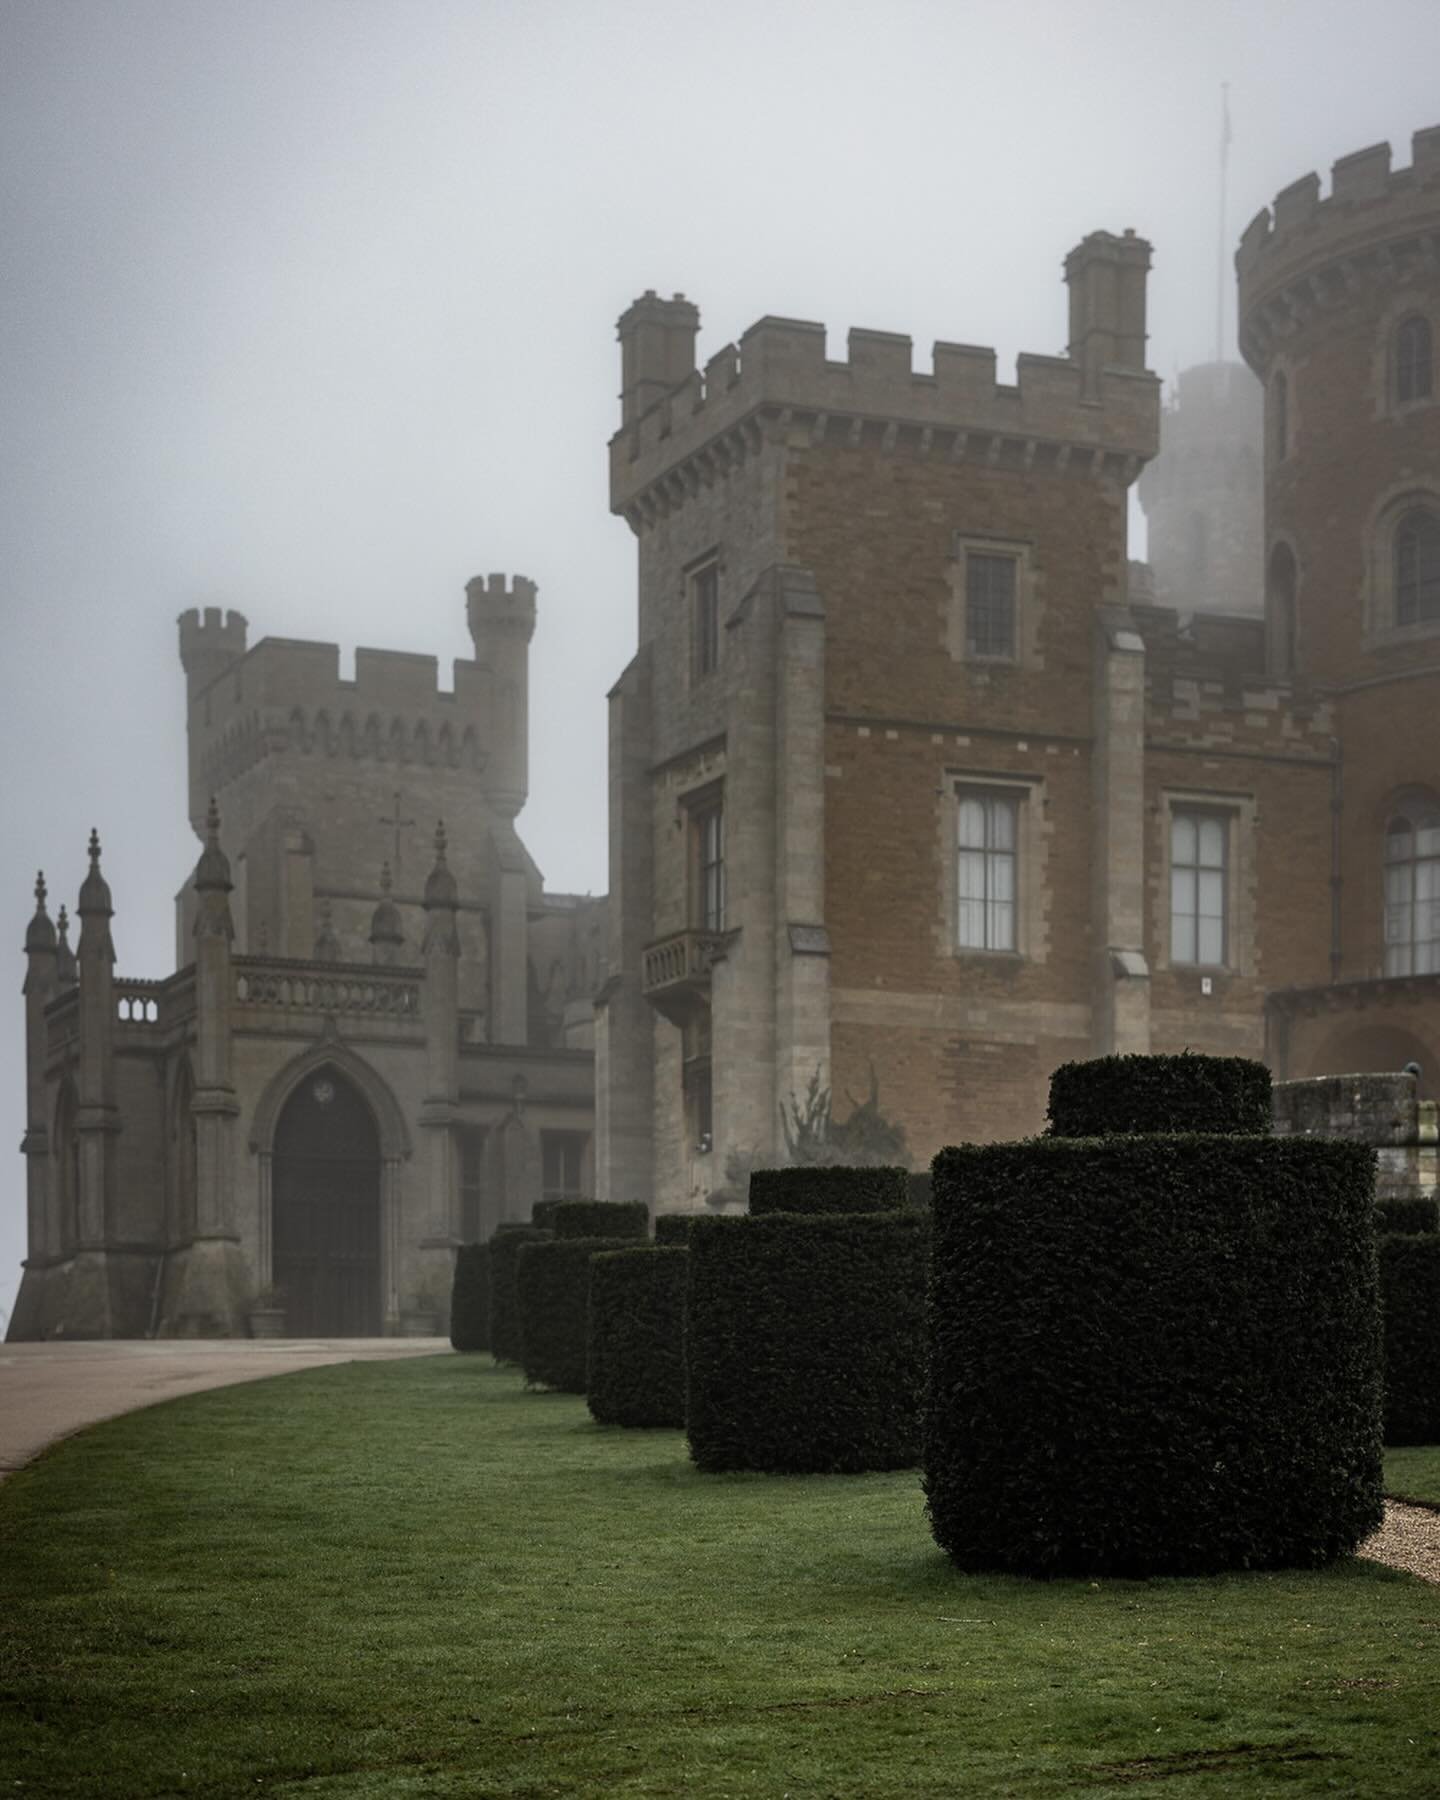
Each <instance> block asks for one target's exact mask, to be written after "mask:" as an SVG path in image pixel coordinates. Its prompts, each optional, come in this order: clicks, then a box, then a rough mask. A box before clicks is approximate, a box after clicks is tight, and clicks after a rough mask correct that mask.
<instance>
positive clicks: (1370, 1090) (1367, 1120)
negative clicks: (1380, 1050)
mask: <svg viewBox="0 0 1440 1800" xmlns="http://www.w3.org/2000/svg"><path fill="white" fill-rule="evenodd" d="M1271 1104H1272V1111H1273V1118H1274V1125H1273V1129H1274V1132H1275V1135H1276V1136H1277V1137H1334V1138H1348V1139H1350V1140H1351V1141H1352V1142H1357V1143H1362V1144H1370V1145H1372V1146H1373V1147H1374V1149H1375V1150H1376V1152H1377V1154H1378V1158H1379V1168H1378V1170H1377V1173H1376V1183H1375V1193H1376V1198H1377V1199H1388V1198H1390V1197H1392V1196H1394V1197H1397V1198H1398V1197H1400V1196H1402V1195H1403V1196H1410V1195H1414V1194H1422V1195H1433V1194H1434V1193H1435V1191H1436V1179H1437V1147H1440V1121H1437V1108H1436V1103H1435V1102H1434V1101H1433V1100H1421V1099H1420V1098H1419V1096H1418V1093H1417V1087H1416V1080H1415V1077H1414V1076H1413V1075H1406V1074H1395V1075H1389V1074H1386V1075H1319V1076H1316V1077H1314V1078H1313V1079H1311V1080H1309V1081H1277V1082H1276V1083H1275V1085H1274V1087H1273V1089H1272V1090H1271Z"/></svg>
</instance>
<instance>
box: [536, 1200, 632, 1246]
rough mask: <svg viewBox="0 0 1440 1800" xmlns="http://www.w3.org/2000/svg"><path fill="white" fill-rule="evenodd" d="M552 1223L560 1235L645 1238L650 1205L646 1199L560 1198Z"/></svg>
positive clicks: (568, 1236)
mask: <svg viewBox="0 0 1440 1800" xmlns="http://www.w3.org/2000/svg"><path fill="white" fill-rule="evenodd" d="M550 1226H551V1229H552V1230H553V1231H554V1233H555V1235H556V1237H557V1238H588V1237H613V1238H644V1237H649V1235H650V1208H649V1207H648V1206H646V1204H645V1202H644V1201H643V1200H559V1201H557V1202H556V1203H555V1208H554V1211H553V1212H552V1213H551V1214H550Z"/></svg>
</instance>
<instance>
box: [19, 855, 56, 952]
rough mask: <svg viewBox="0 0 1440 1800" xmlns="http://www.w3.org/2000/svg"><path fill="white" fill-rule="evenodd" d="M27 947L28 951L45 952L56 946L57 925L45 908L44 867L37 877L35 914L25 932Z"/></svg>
mask: <svg viewBox="0 0 1440 1800" xmlns="http://www.w3.org/2000/svg"><path fill="white" fill-rule="evenodd" d="M25 948H26V950H27V952H28V951H31V950H36V951H40V952H42V953H43V952H45V951H47V950H53V949H54V948H55V927H54V926H53V925H52V924H51V923H50V915H49V913H48V912H46V910H45V871H44V870H43V869H41V870H40V872H39V873H38V874H37V875H36V877H35V916H34V918H32V919H31V921H30V924H29V928H28V929H27V930H26V933H25Z"/></svg>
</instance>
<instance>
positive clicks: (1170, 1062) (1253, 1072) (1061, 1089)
mask: <svg viewBox="0 0 1440 1800" xmlns="http://www.w3.org/2000/svg"><path fill="white" fill-rule="evenodd" d="M1114 1131H1124V1132H1143V1133H1145V1134H1147V1135H1148V1134H1149V1133H1151V1132H1157V1131H1158V1132H1190V1131H1204V1132H1211V1131H1218V1132H1224V1133H1226V1134H1232V1133H1233V1134H1235V1135H1239V1136H1260V1137H1268V1136H1269V1135H1270V1071H1269V1070H1268V1069H1267V1068H1266V1067H1265V1065H1264V1063H1258V1062H1251V1061H1250V1060H1249V1059H1248V1058H1247V1057H1243V1056H1199V1055H1195V1054H1192V1053H1191V1052H1190V1051H1188V1050H1187V1051H1185V1052H1183V1053H1182V1054H1181V1055H1179V1056H1100V1057H1096V1058H1095V1059H1094V1060H1093V1061H1091V1062H1073V1063H1062V1064H1061V1066H1060V1067H1059V1068H1058V1069H1056V1071H1055V1073H1054V1074H1053V1075H1052V1076H1051V1077H1050V1136H1051V1137H1065V1138H1078V1137H1102V1136H1104V1135H1105V1134H1106V1133H1108V1132H1114Z"/></svg>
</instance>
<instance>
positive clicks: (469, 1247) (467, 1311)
mask: <svg viewBox="0 0 1440 1800" xmlns="http://www.w3.org/2000/svg"><path fill="white" fill-rule="evenodd" d="M450 1346H451V1348H452V1349H454V1350H465V1351H474V1350H488V1349H489V1348H490V1246H489V1245H488V1244H461V1246H460V1248H459V1249H458V1250H457V1251H456V1252H455V1277H454V1280H453V1281H452V1283H451V1286H450Z"/></svg>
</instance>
